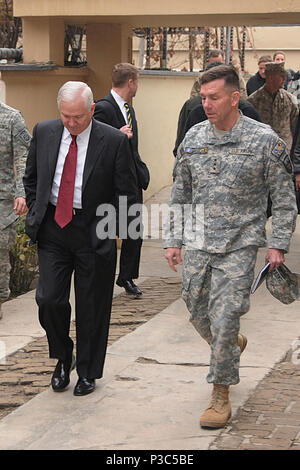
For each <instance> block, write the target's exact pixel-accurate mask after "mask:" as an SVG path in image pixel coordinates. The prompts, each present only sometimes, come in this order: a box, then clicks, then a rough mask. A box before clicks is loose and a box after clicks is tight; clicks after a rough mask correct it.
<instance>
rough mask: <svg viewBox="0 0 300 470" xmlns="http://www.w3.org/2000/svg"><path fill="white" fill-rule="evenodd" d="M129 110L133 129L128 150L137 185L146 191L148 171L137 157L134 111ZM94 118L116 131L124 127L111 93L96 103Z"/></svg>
mask: <svg viewBox="0 0 300 470" xmlns="http://www.w3.org/2000/svg"><path fill="white" fill-rule="evenodd" d="M129 108H130V113H131V117H132V128H133V129H132V131H133V137H132V138H131V139H129V142H130V148H131V152H132V157H133V160H134V164H135V167H136V172H137V177H138V184H139V186H140V188H142V189H147V187H148V184H149V181H150V175H149V170H148V168H147V166H146V164H145V163H144V162H143V161H142V159H141V157H140V155H139V151H138V128H137V121H136V117H135V112H134V109H133V107H132V106H131V105H130V104H129ZM94 118H95V119H97V121H100V122H104V123H105V124H109V125H110V126H112V127H115V128H117V129H120V128H121V127H123V126H125V125H126V122H125V119H124V116H123V114H122V112H121V110H120V108H119V106H118V103H117V102H116V100H115V99H114V97H113V96H112V94H111V93H109V94H108V95H106V96H105V97H104V98H102V99H101V100H99V101H97V103H96V107H95V112H94Z"/></svg>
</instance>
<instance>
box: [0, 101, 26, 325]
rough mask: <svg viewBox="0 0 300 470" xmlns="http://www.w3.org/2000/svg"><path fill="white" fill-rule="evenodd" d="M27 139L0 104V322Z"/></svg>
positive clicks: (14, 114) (20, 210)
mask: <svg viewBox="0 0 300 470" xmlns="http://www.w3.org/2000/svg"><path fill="white" fill-rule="evenodd" d="M30 140H31V136H30V134H29V132H28V130H27V128H26V124H25V122H24V119H23V117H22V115H21V113H20V112H19V111H17V110H15V109H13V108H10V107H9V106H7V105H5V104H3V103H1V102H0V183H1V184H0V318H1V304H2V303H3V302H4V301H5V300H7V299H8V297H9V294H10V290H9V281H10V269H11V266H10V261H9V250H10V248H11V247H12V245H13V244H14V241H15V236H16V232H15V221H16V220H17V218H18V216H20V215H22V214H25V213H26V211H27V206H26V202H25V192H24V187H23V181H22V178H23V175H24V172H25V164H26V158H27V152H28V149H29V143H30Z"/></svg>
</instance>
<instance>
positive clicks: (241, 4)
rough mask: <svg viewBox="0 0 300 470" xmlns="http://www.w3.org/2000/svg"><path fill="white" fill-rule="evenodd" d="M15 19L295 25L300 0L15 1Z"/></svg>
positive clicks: (191, 24)
mask: <svg viewBox="0 0 300 470" xmlns="http://www.w3.org/2000/svg"><path fill="white" fill-rule="evenodd" d="M14 15H15V16H19V17H23V18H25V17H52V18H55V17H59V18H64V19H65V20H66V21H67V22H74V23H79V22H80V23H126V24H129V25H131V26H133V27H139V26H140V27H146V26H170V27H174V26H220V25H230V26H234V25H268V24H272V25H274V24H291V25H292V24H298V23H300V0H290V1H287V0H264V1H263V0H252V1H250V0H226V1H224V0H213V1H210V2H209V1H207V0H184V1H183V0H143V1H141V0H14Z"/></svg>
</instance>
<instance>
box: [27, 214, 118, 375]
mask: <svg viewBox="0 0 300 470" xmlns="http://www.w3.org/2000/svg"><path fill="white" fill-rule="evenodd" d="M54 212H55V207H54V206H51V205H49V207H48V209H47V213H46V216H45V218H44V221H43V223H42V225H41V228H40V230H39V233H38V255H39V267H40V277H39V283H38V287H37V292H36V301H37V304H38V306H39V319H40V323H41V325H42V327H43V328H44V329H45V331H46V333H47V338H48V343H49V354H50V357H52V358H57V359H61V360H66V359H67V358H69V357H70V355H71V352H72V350H73V341H72V339H71V338H70V335H69V329H70V320H71V305H70V302H69V297H70V287H71V279H72V274H73V273H74V289H75V320H76V368H77V373H78V375H79V376H80V377H88V378H100V377H102V373H103V367H104V360H105V354H106V348H107V337H108V330H109V321H110V313H111V304H112V295H113V285H114V276H115V266H116V247H115V246H114V247H113V251H112V253H111V255H112V256H111V259H110V262H109V263H108V262H105V263H104V262H103V260H102V258H101V257H100V256H99V255H97V253H96V252H95V251H94V250H92V248H91V247H90V245H89V239H90V234H89V230H88V227H87V226H86V223H85V219H84V215H83V214H82V213H81V214H78V215H74V216H73V219H72V222H70V224H68V225H67V226H66V227H65V228H64V229H61V228H60V227H59V226H58V225H57V224H56V222H55V221H54Z"/></svg>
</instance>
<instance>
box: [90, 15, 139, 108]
mask: <svg viewBox="0 0 300 470" xmlns="http://www.w3.org/2000/svg"><path fill="white" fill-rule="evenodd" d="M86 40H87V63H88V67H89V70H90V78H89V85H90V87H91V88H92V90H93V93H94V97H95V99H96V100H98V99H100V98H102V97H103V96H105V95H106V94H107V93H108V92H109V90H110V88H111V70H112V67H113V65H114V64H117V63H119V62H130V63H131V62H132V31H131V28H130V27H129V25H120V24H88V25H87V38H86Z"/></svg>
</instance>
